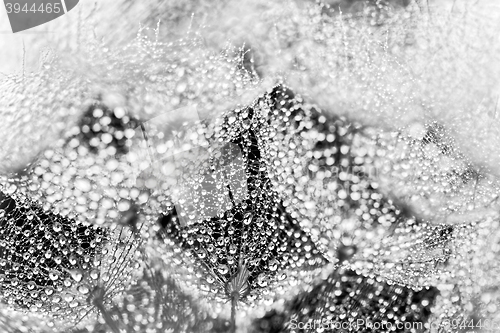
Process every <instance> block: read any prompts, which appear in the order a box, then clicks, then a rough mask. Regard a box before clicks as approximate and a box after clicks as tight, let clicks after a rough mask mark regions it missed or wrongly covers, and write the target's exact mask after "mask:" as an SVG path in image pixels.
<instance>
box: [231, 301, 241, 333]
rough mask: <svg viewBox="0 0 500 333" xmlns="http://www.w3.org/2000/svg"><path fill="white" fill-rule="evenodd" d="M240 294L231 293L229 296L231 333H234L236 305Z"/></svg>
mask: <svg viewBox="0 0 500 333" xmlns="http://www.w3.org/2000/svg"><path fill="white" fill-rule="evenodd" d="M239 296H240V294H239V293H238V291H233V293H232V294H231V330H230V332H231V333H236V305H237V304H238V299H239Z"/></svg>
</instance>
